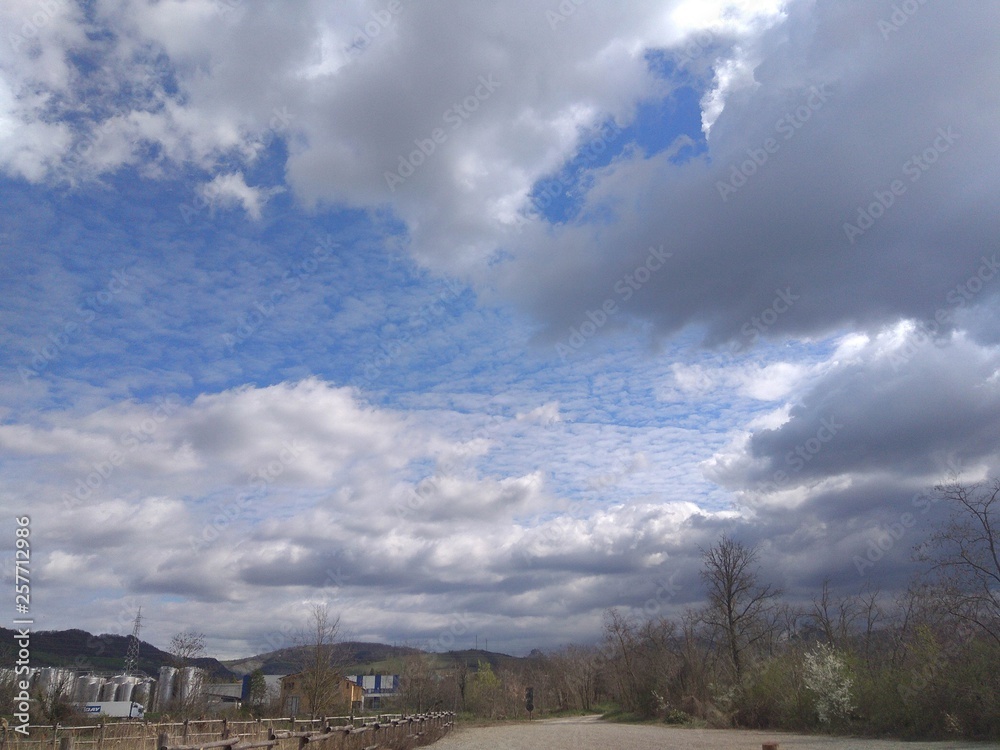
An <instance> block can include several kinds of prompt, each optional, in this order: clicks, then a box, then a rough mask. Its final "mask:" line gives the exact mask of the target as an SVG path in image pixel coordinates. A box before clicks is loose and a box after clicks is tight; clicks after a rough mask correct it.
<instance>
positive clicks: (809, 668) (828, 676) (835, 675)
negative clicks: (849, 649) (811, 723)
mask: <svg viewBox="0 0 1000 750" xmlns="http://www.w3.org/2000/svg"><path fill="white" fill-rule="evenodd" d="M804 679H805V684H806V688H807V689H808V690H809V691H810V692H811V693H813V695H814V696H815V700H816V713H817V715H818V716H819V720H820V722H822V723H823V724H829V723H830V722H832V721H833V720H835V719H846V718H847V717H848V716H850V715H851V712H852V711H853V710H854V702H853V698H852V696H851V687H852V686H853V684H854V679H853V678H852V677H851V670H850V667H848V666H847V662H845V661H844V659H843V657H841V656H840V655H839V654H838V653H837V650H836V649H835V648H833V647H832V646H830V645H827V644H825V643H821V644H819V645H818V646H816V648H814V649H813V650H812V651H809V652H807V653H806V655H805V674H804Z"/></svg>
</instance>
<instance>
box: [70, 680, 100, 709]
mask: <svg viewBox="0 0 1000 750" xmlns="http://www.w3.org/2000/svg"><path fill="white" fill-rule="evenodd" d="M100 696H101V678H100V677H92V676H87V677H79V678H77V681H76V701H77V703H96V702H97V699H98V698H99V697H100Z"/></svg>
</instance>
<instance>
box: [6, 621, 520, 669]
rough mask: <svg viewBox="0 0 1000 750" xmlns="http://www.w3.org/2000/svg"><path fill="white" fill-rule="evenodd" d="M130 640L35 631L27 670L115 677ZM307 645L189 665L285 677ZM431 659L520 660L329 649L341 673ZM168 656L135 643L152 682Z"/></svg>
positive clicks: (484, 654) (444, 663) (353, 646)
mask: <svg viewBox="0 0 1000 750" xmlns="http://www.w3.org/2000/svg"><path fill="white" fill-rule="evenodd" d="M14 635H15V632H14V631H13V630H9V629H7V628H3V627H0V644H12V643H14ZM130 638H131V636H127V635H115V634H111V633H104V634H101V635H93V634H91V633H88V632H87V631H86V630H78V629H71V630H40V631H36V632H33V633H32V634H31V666H33V667H65V668H70V669H75V670H80V671H84V670H85V671H92V672H95V673H99V674H120V673H121V672H122V671H123V670H124V667H125V655H126V653H127V651H128V642H129V640H130ZM308 648H309V647H308V646H297V647H289V648H282V649H278V650H276V651H270V652H267V653H263V654H257V655H256V656H248V657H245V658H242V659H230V660H226V661H219V660H218V659H215V658H212V657H203V658H200V659H192V660H191V661H190V663H191V665H192V666H196V667H201V668H202V669H204V670H206V671H207V672H208V675H209V680H210V681H212V682H233V681H236V680H238V679H240V678H241V677H242V676H243V675H246V674H249V673H250V672H252V671H254V670H255V669H258V668H259V669H261V670H262V671H263V672H264V673H265V674H289V673H291V672H296V671H298V670H299V669H301V665H302V664H303V662H304V661H305V659H304V653H303V652H304V651H305V650H307V649H308ZM419 655H426V656H429V657H431V659H432V661H433V663H434V667H435V668H436V669H446V668H448V667H449V666H450V665H451V664H453V663H455V662H465V663H466V664H468V665H469V666H470V667H473V668H474V667H475V666H476V665H477V663H478V662H479V661H485V662H489V663H490V665H491V666H492V667H493V668H494V669H495V668H497V667H500V666H503V665H504V664H507V663H510V662H512V661H518V660H519V657H515V656H508V655H507V654H500V653H495V652H491V651H483V650H478V649H469V650H465V651H449V652H447V653H429V652H426V651H422V650H421V649H418V648H413V647H411V646H392V645H389V644H386V643H370V642H364V641H344V642H341V643H335V644H334V646H333V658H334V661H335V662H336V663H337V664H339V665H341V666H342V667H343V668H344V671H345V673H347V674H352V673H368V672H373V671H374V672H378V673H380V674H398V673H399V672H400V670H401V668H402V664H403V660H404V659H405V658H407V657H411V656H419ZM15 659H16V655H15V651H14V650H13V648H11V647H4V646H0V667H8V668H9V667H13V666H14V661H15ZM173 665H174V659H173V657H172V656H171V655H170V654H169V653H167V652H166V651H163V650H161V649H158V648H157V647H156V646H154V645H153V644H151V643H148V642H146V641H143V640H140V641H139V664H138V671H140V672H145V673H146V674H148V675H150V676H151V677H156V676H157V675H158V674H159V671H160V667H163V666H173Z"/></svg>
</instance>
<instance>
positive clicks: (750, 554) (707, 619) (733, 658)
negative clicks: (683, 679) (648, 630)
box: [701, 535, 781, 680]
mask: <svg viewBox="0 0 1000 750" xmlns="http://www.w3.org/2000/svg"><path fill="white" fill-rule="evenodd" d="M702 560H703V561H704V567H703V568H702V571H701V577H702V580H703V581H704V582H705V586H706V588H707V590H708V605H707V606H706V607H705V609H704V610H702V613H701V618H702V622H704V623H705V625H707V626H708V628H709V629H710V630H711V631H712V632H713V634H714V635H716V636H721V639H722V641H723V643H724V645H725V648H726V652H727V654H728V656H729V661H730V662H731V666H732V668H733V672H734V674H735V676H736V679H737V680H739V679H740V677H742V675H743V669H744V666H745V661H746V652H747V650H748V649H750V648H752V647H753V646H755V645H756V644H758V643H759V642H762V641H766V640H767V639H769V638H770V637H771V635H772V632H773V631H774V629H775V628H776V627H777V621H776V614H777V612H776V607H775V604H776V599H777V597H778V596H780V595H781V591H780V590H779V589H776V588H774V587H772V586H770V585H763V584H761V583H760V574H759V570H758V568H757V567H756V563H757V548H756V547H747V546H746V545H744V544H743V543H742V542H738V541H736V540H735V539H733V538H731V537H729V536H726V535H723V536H722V537H721V538H720V539H719V541H718V542H717V543H716V544H715V546H714V547H712V548H711V549H708V550H702Z"/></svg>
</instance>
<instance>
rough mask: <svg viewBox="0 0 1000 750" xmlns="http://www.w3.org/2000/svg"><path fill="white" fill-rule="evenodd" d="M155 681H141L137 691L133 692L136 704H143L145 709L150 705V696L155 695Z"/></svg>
mask: <svg viewBox="0 0 1000 750" xmlns="http://www.w3.org/2000/svg"><path fill="white" fill-rule="evenodd" d="M153 684H154V682H153V680H152V678H149V677H147V678H145V679H143V680H140V681H139V682H138V683H137V684H136V686H135V689H134V690H133V691H132V700H134V701H135V702H136V703H141V704H142V706H143V707H147V706H149V705H150V703H151V701H150V700H149V699H150V696H151V695H152V694H153Z"/></svg>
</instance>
